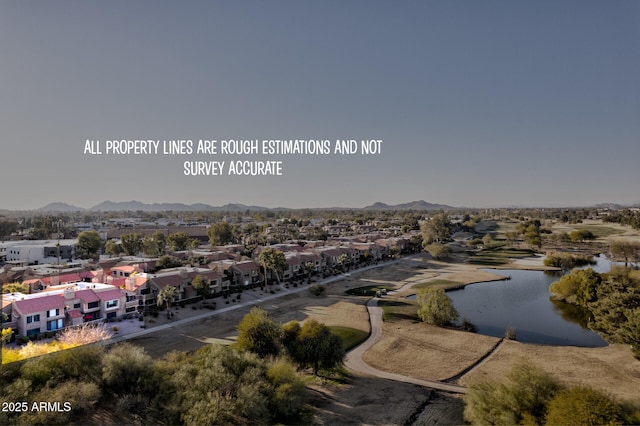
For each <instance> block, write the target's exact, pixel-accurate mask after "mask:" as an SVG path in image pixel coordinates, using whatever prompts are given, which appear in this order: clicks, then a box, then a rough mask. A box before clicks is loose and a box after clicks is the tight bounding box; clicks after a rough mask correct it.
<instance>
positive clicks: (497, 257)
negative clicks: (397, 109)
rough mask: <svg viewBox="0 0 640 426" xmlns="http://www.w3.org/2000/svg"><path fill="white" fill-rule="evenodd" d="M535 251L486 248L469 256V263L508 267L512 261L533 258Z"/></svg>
mask: <svg viewBox="0 0 640 426" xmlns="http://www.w3.org/2000/svg"><path fill="white" fill-rule="evenodd" d="M534 254H535V251H533V250H529V249H515V248H506V247H498V248H486V249H483V250H480V251H479V252H475V253H470V254H469V263H471V264H474V265H487V266H498V265H506V264H507V263H509V261H510V259H517V258H520V257H529V256H533V255H534Z"/></svg>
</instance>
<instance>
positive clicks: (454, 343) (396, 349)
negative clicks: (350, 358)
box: [363, 321, 499, 380]
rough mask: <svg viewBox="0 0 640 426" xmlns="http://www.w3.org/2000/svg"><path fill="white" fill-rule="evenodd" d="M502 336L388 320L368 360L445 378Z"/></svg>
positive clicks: (383, 367) (396, 370) (412, 373)
mask: <svg viewBox="0 0 640 426" xmlns="http://www.w3.org/2000/svg"><path fill="white" fill-rule="evenodd" d="M498 340H499V339H497V338H496V337H490V336H482V335H479V334H473V333H467V332H463V331H457V330H449V329H444V328H439V327H434V326H430V325H427V324H424V323H411V322H409V321H401V322H397V321H394V322H385V323H384V324H383V335H382V338H381V339H380V341H379V342H378V343H376V344H375V345H374V346H373V347H372V348H371V349H370V350H368V351H367V352H365V354H364V356H363V359H364V361H365V362H366V363H367V364H369V365H371V366H372V367H375V368H377V369H379V370H383V371H388V372H392V373H398V374H403V375H406V376H411V377H417V378H420V379H425V380H445V379H448V378H449V377H452V376H455V375H456V374H458V373H460V372H461V371H463V370H464V369H465V368H467V367H469V366H470V365H472V364H474V363H475V362H476V361H477V360H478V359H479V358H481V357H482V356H483V355H484V354H486V353H487V352H488V351H490V350H491V348H493V346H494V345H495V344H496V342H497V341H498Z"/></svg>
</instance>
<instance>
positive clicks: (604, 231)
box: [571, 223, 624, 238]
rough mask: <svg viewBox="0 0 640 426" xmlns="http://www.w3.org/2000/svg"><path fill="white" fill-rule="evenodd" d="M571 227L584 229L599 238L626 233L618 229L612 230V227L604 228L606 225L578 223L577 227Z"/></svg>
mask: <svg viewBox="0 0 640 426" xmlns="http://www.w3.org/2000/svg"><path fill="white" fill-rule="evenodd" d="M571 227H572V228H574V229H576V230H580V229H584V230H586V231H589V232H591V233H592V234H593V235H595V236H596V237H598V238H606V237H609V236H611V235H617V234H623V233H624V231H623V230H621V229H616V228H612V227H610V226H604V225H582V224H580V223H578V224H575V225H571Z"/></svg>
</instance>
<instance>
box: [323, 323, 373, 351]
mask: <svg viewBox="0 0 640 426" xmlns="http://www.w3.org/2000/svg"><path fill="white" fill-rule="evenodd" d="M329 328H330V329H331V332H332V333H333V334H335V335H337V336H338V337H340V340H342V349H344V350H345V352H346V351H348V350H349V349H351V348H353V347H355V346H358V345H359V344H360V343H362V342H364V341H365V340H367V338H368V337H369V333H367V332H366V331H362V330H357V329H355V328H350V327H340V326H336V325H334V326H330V327H329Z"/></svg>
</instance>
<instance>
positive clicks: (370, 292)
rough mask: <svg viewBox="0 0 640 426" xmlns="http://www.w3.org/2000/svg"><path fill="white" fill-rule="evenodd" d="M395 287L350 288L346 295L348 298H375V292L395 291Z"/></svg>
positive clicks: (369, 286) (367, 286) (370, 286)
mask: <svg viewBox="0 0 640 426" xmlns="http://www.w3.org/2000/svg"><path fill="white" fill-rule="evenodd" d="M395 289H396V287H395V286H392V285H366V286H364V287H356V288H350V289H349V290H347V291H346V293H347V294H348V295H350V296H375V295H376V293H377V292H379V291H381V290H387V291H391V290H395Z"/></svg>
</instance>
